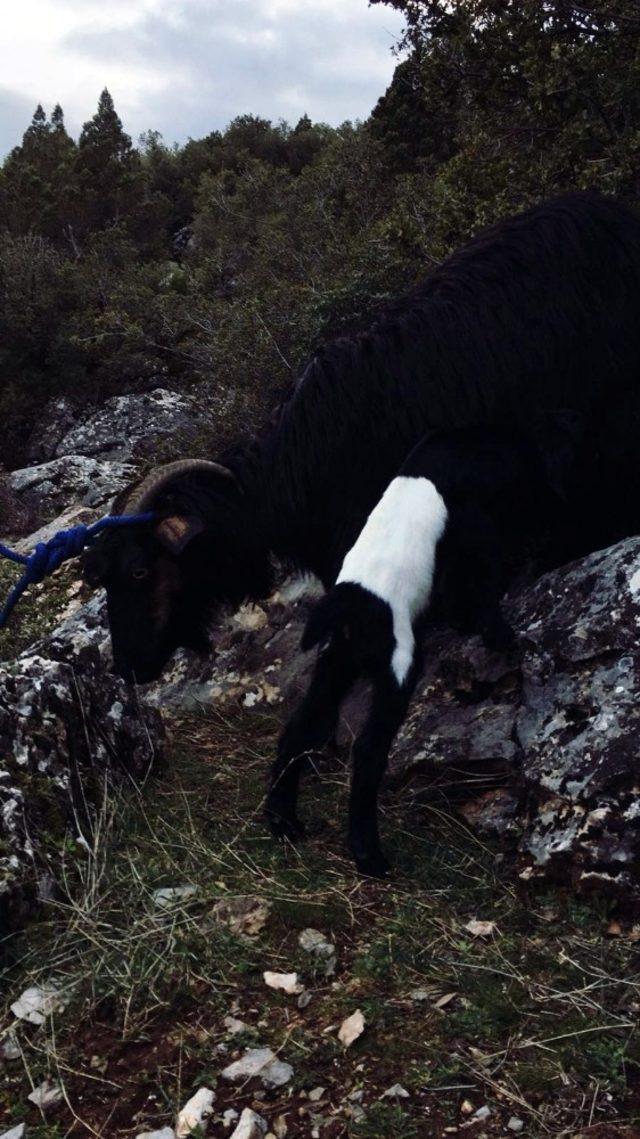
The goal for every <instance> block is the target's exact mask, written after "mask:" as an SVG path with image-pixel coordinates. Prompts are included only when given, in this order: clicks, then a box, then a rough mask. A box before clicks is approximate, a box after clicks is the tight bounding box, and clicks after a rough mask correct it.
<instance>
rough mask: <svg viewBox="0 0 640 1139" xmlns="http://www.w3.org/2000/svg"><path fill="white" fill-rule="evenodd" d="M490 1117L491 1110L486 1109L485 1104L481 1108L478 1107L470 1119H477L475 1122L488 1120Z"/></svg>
mask: <svg viewBox="0 0 640 1139" xmlns="http://www.w3.org/2000/svg"><path fill="white" fill-rule="evenodd" d="M490 1115H491V1108H490V1107H487V1105H486V1103H485V1104H484V1105H483V1106H482V1107H479V1108H478V1110H477V1111H474V1113H473V1116H472V1119H477V1120H482V1119H488V1118H489V1116H490Z"/></svg>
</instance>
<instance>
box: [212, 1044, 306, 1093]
mask: <svg viewBox="0 0 640 1139" xmlns="http://www.w3.org/2000/svg"><path fill="white" fill-rule="evenodd" d="M254 1076H257V1077H258V1078H259V1079H260V1080H261V1081H262V1083H263V1084H264V1085H265V1087H267V1088H279V1087H282V1086H283V1084H288V1083H289V1080H290V1079H291V1077H292V1076H293V1068H292V1067H291V1064H286V1063H284V1061H283V1060H278V1059H277V1057H276V1055H275V1053H274V1052H272V1051H271V1049H270V1048H249V1049H248V1050H247V1051H246V1052H245V1053H244V1055H243V1056H241V1057H240V1059H239V1060H234V1062H233V1064H229V1065H228V1066H227V1067H226V1068H225V1069H224V1071H223V1072H222V1078H223V1080H229V1081H230V1082H231V1083H238V1082H239V1081H241V1080H249V1079H251V1078H252V1077H254Z"/></svg>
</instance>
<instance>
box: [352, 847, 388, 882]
mask: <svg viewBox="0 0 640 1139" xmlns="http://www.w3.org/2000/svg"><path fill="white" fill-rule="evenodd" d="M356 866H357V868H358V873H359V874H364V876H365V878H386V876H387V874H388V873H389V871H390V869H391V863H390V862H389V861H388V859H386V858H385V856H384V854H383V853H382V851H381V850H376V851H374V852H373V854H367V855H366V856H365V857H364V858H356Z"/></svg>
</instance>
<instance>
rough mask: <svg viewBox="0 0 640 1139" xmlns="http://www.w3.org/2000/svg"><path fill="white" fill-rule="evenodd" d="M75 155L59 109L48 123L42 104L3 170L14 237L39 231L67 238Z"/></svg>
mask: <svg viewBox="0 0 640 1139" xmlns="http://www.w3.org/2000/svg"><path fill="white" fill-rule="evenodd" d="M74 152H75V143H74V142H73V139H71V138H70V137H69V135H68V134H67V132H66V130H65V126H64V114H63V111H62V108H61V107H60V105H59V104H58V105H57V106H56V108H55V110H54V112H53V114H52V116H51V120H50V121H49V122H47V116H46V114H45V112H44V109H43V108H42V106H41V105H40V104H38V106H37V108H36V110H35V113H34V115H33V118H32V120H31V124H30V126H29V127H28V128H27V130H26V131H25V133H24V136H23V139H22V144H21V146H17V147H15V148H14V150H13V151H12V152H11V154H10V155H9V157H8V158H7V160H6V162H5V165H4V169H3V181H2V214H3V220H4V224H5V225H6V226H7V228H8V229H9V231H10V232H11V233H14V234H25V233H28V232H30V231H36V232H38V233H39V234H41V235H43V236H46V237H49V238H52V239H53V240H54V241H57V242H62V241H63V240H64V228H65V225H66V224H67V219H66V216H65V215H66V214H67V212H68V206H69V189H70V178H71V165H72V160H73V155H74Z"/></svg>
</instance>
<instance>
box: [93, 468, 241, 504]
mask: <svg viewBox="0 0 640 1139" xmlns="http://www.w3.org/2000/svg"><path fill="white" fill-rule="evenodd" d="M191 471H209V472H210V473H211V474H216V475H221V476H222V477H223V478H225V479H231V480H232V481H233V482H235V476H234V475H233V474H232V473H231V471H230V470H229V469H228V467H223V466H222V465H221V463H212V462H210V461H209V460H208V459H177V460H176V461H175V462H174V463H165V464H164V466H162V467H156V469H155V470H153V471H150V472H149V474H148V475H147V476H146V478H144V479H143V480H142V482H141V483H138V485H137V486H135V487H130V488H129V489H128V490H126V491H125V492H124V494H122V495H118V498H117V499H116V500H115V503H114V508H115V509H117V511H118V513H119V514H143V513H144V511H145V510H148V509H149V507H150V506H151V505H152V504H153V499H154V498H156V496H157V495H158V494H159V493H160V491H162V490H164V489H165V487H167V486H168V485H169V483H170V482H173V480H174V479H176V478H178V477H179V476H180V475H186V474H189V473H190V472H191Z"/></svg>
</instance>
